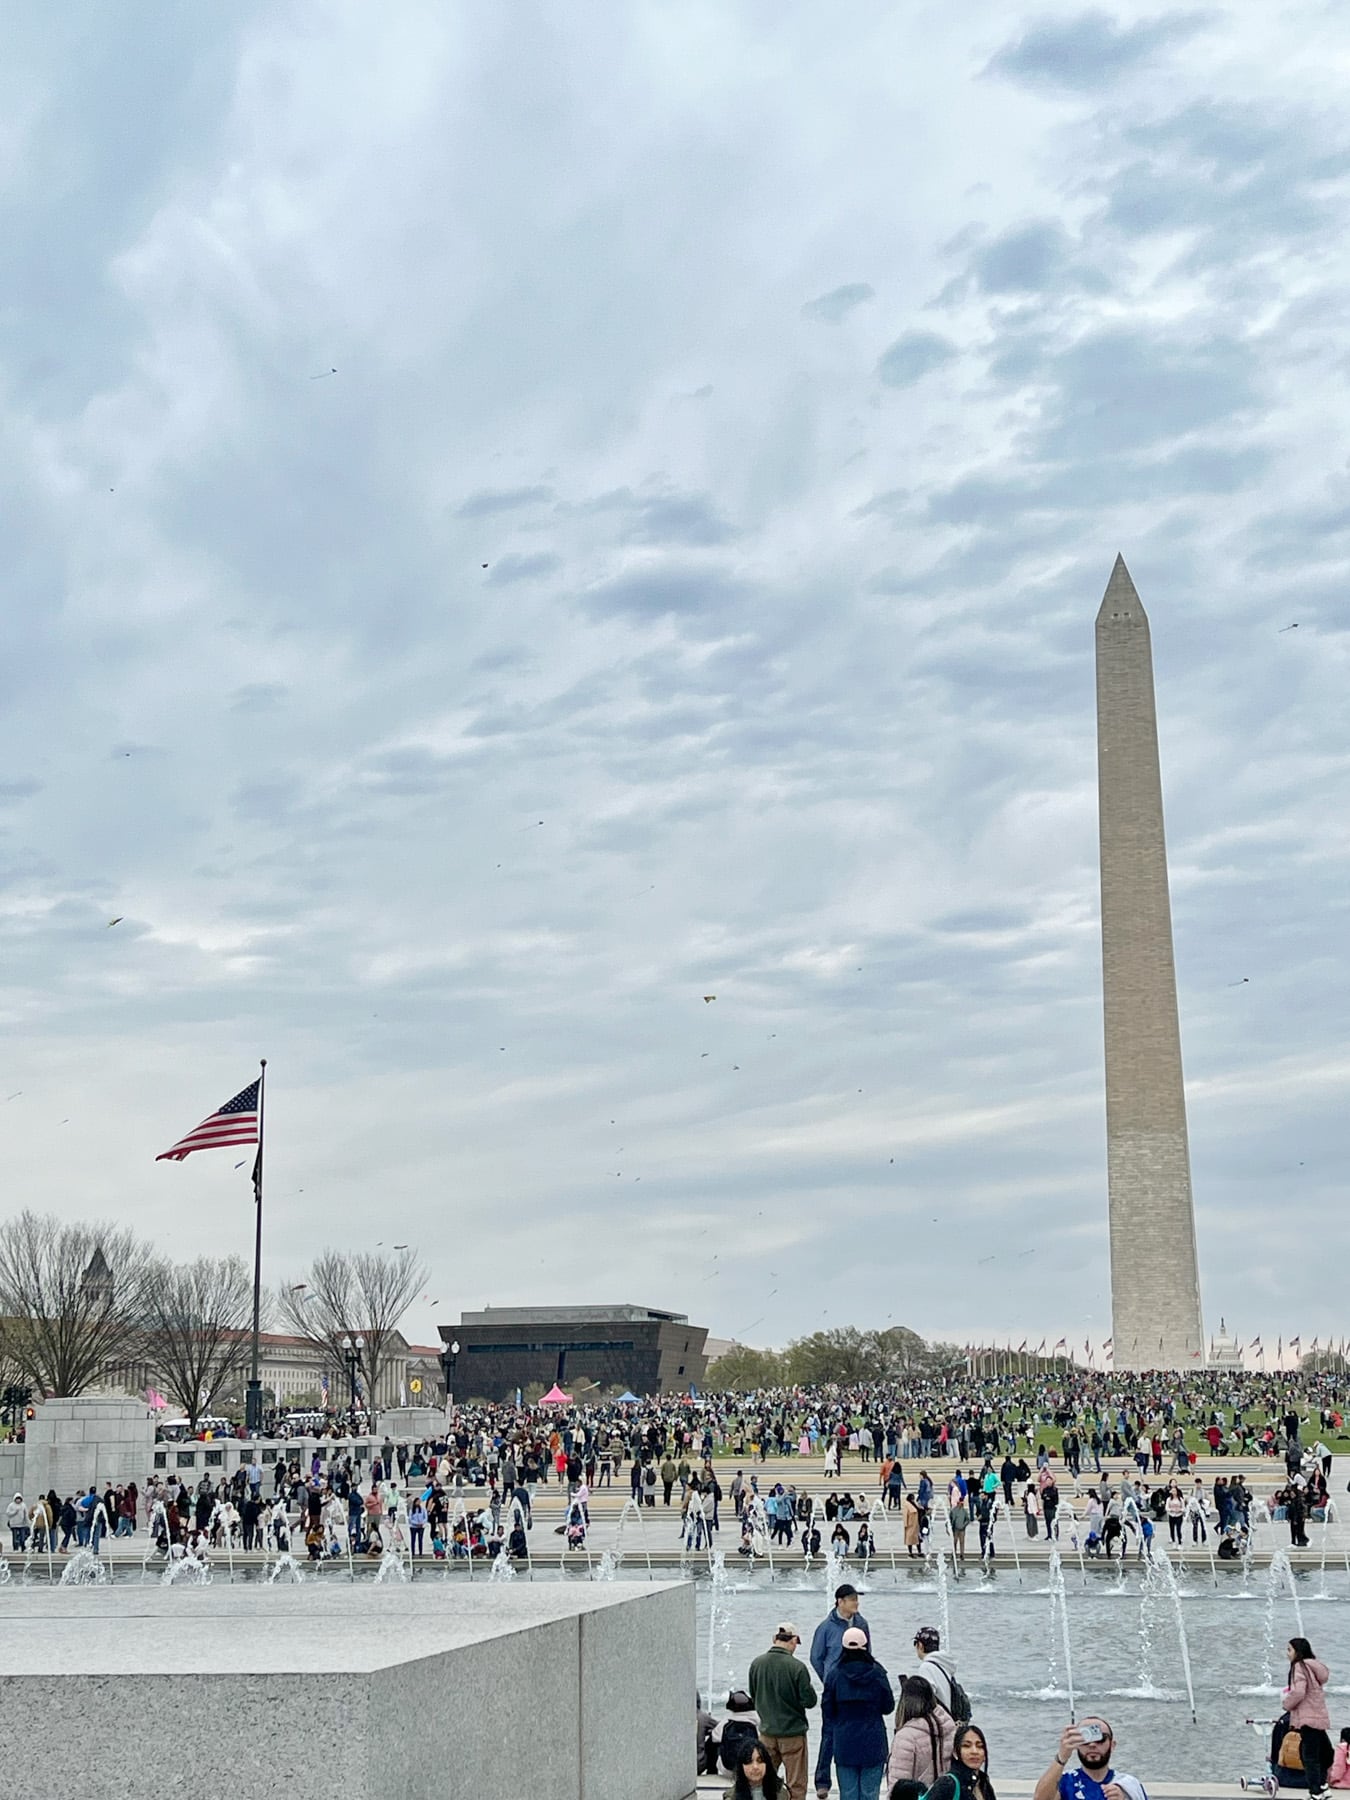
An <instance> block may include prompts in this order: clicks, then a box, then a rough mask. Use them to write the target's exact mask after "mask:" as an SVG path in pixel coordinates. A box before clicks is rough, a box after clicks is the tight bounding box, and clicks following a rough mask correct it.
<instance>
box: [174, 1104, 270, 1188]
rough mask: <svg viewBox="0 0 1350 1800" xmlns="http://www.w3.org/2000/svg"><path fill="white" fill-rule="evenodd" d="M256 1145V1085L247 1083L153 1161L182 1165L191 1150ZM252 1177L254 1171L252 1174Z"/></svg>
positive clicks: (190, 1153)
mask: <svg viewBox="0 0 1350 1800" xmlns="http://www.w3.org/2000/svg"><path fill="white" fill-rule="evenodd" d="M257 1142H258V1083H257V1082H256V1081H250V1082H249V1084H248V1086H247V1087H246V1088H244V1089H243V1090H242V1091H241V1092H239V1093H237V1094H236V1095H235V1097H234V1099H233V1100H227V1101H226V1102H225V1104H224V1106H222V1107H219V1108H217V1110H216V1111H215V1112H213V1113H211V1114H209V1115H208V1116H207V1117H206V1118H205V1119H203V1120H202V1122H201V1124H200V1125H198V1126H197V1128H196V1130H195V1131H189V1133H188V1134H187V1136H186V1137H185V1138H179V1140H178V1142H177V1143H176V1144H175V1145H174V1146H173V1148H172V1149H170V1150H161V1151H160V1153H159V1155H158V1156H157V1157H156V1158H155V1161H156V1162H183V1161H185V1160H186V1158H188V1157H189V1156H191V1155H192V1153H193V1151H194V1150H223V1149H225V1148H226V1147H227V1146H228V1145H230V1144H256V1143H257ZM255 1176H256V1171H255Z"/></svg>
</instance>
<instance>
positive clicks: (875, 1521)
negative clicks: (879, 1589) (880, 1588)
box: [867, 1497, 897, 1579]
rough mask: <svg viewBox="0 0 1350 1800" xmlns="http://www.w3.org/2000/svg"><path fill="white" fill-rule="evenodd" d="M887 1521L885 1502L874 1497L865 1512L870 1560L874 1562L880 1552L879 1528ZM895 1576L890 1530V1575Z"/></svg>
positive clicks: (892, 1537)
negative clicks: (870, 1542)
mask: <svg viewBox="0 0 1350 1800" xmlns="http://www.w3.org/2000/svg"><path fill="white" fill-rule="evenodd" d="M887 1523H888V1520H887V1517H886V1503H885V1501H884V1500H882V1499H881V1498H879V1497H878V1498H877V1499H875V1500H874V1501H873V1502H872V1505H871V1508H870V1510H869V1512H868V1514H867V1531H868V1535H869V1536H870V1538H871V1540H872V1561H873V1562H875V1561H876V1560H877V1558H878V1557H879V1556H880V1555H881V1554H882V1550H881V1535H880V1528H881V1526H883V1525H885V1524H887ZM896 1576H897V1570H896V1567H895V1533H894V1531H892V1533H891V1577H892V1579H895V1578H896Z"/></svg>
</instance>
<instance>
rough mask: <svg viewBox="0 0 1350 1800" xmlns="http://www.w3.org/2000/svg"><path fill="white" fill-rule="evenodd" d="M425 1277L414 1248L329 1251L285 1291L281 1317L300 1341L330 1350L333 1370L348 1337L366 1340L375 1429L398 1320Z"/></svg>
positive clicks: (364, 1361)
mask: <svg viewBox="0 0 1350 1800" xmlns="http://www.w3.org/2000/svg"><path fill="white" fill-rule="evenodd" d="M426 1279H427V1267H426V1264H425V1263H424V1262H423V1261H422V1260H421V1258H420V1257H419V1256H418V1254H417V1252H416V1251H415V1250H412V1249H407V1250H399V1251H396V1252H395V1253H394V1254H393V1255H392V1256H389V1255H385V1256H380V1255H377V1254H376V1253H375V1252H374V1251H358V1252H356V1253H355V1254H351V1253H349V1252H347V1251H342V1250H325V1251H324V1252H323V1254H322V1255H321V1256H316V1257H315V1259H314V1261H313V1263H312V1264H311V1266H310V1271H309V1279H308V1281H304V1282H299V1283H297V1284H296V1285H295V1286H293V1287H291V1286H284V1287H283V1288H282V1290H281V1293H280V1296H279V1298H280V1304H281V1315H282V1317H283V1319H284V1320H285V1321H286V1323H287V1325H289V1326H290V1328H291V1330H292V1331H293V1332H294V1333H295V1334H296V1336H297V1337H302V1338H304V1339H305V1340H306V1342H308V1343H311V1344H314V1345H316V1346H317V1347H318V1348H319V1349H321V1350H325V1351H327V1352H328V1354H329V1356H330V1357H331V1359H332V1366H333V1368H334V1369H341V1368H342V1367H343V1365H344V1357H343V1345H342V1340H343V1339H344V1338H352V1339H355V1338H357V1337H360V1338H362V1339H363V1340H364V1341H363V1345H362V1349H361V1377H362V1382H363V1385H364V1387H365V1392H366V1405H367V1409H368V1410H369V1412H370V1416H371V1425H372V1428H373V1427H374V1424H375V1415H376V1403H377V1402H376V1397H377V1395H378V1393H379V1386H380V1378H381V1377H382V1376H383V1374H384V1372H385V1367H386V1365H387V1363H388V1361H389V1359H390V1355H391V1353H392V1349H393V1340H394V1338H395V1337H396V1336H397V1334H398V1327H399V1321H400V1320H401V1319H402V1318H403V1315H404V1313H406V1312H407V1310H408V1308H409V1306H410V1305H411V1304H412V1301H413V1296H414V1295H415V1294H416V1293H417V1291H418V1289H419V1288H420V1287H422V1286H423V1285H424V1284H425V1282H426Z"/></svg>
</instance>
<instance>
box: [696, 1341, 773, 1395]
mask: <svg viewBox="0 0 1350 1800" xmlns="http://www.w3.org/2000/svg"><path fill="white" fill-rule="evenodd" d="M783 1380H784V1375H783V1359H782V1357H781V1356H780V1355H779V1353H778V1352H777V1351H776V1350H752V1349H750V1347H749V1345H747V1344H733V1345H732V1346H731V1348H730V1350H728V1351H726V1353H725V1354H724V1355H722V1356H719V1357H718V1358H717V1361H716V1362H712V1363H709V1364H708V1376H707V1385H708V1387H709V1388H710V1389H711V1390H712V1391H713V1392H714V1393H723V1394H730V1393H735V1394H745V1393H750V1392H752V1391H753V1390H754V1389H755V1388H772V1387H781V1386H782V1385H783Z"/></svg>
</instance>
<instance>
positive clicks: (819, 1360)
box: [708, 1325, 966, 1393]
mask: <svg viewBox="0 0 1350 1800" xmlns="http://www.w3.org/2000/svg"><path fill="white" fill-rule="evenodd" d="M965 1366H966V1353H965V1351H964V1350H961V1349H959V1348H958V1347H957V1346H956V1345H955V1344H929V1343H926V1342H925V1341H924V1339H923V1338H921V1337H920V1336H919V1334H918V1332H917V1331H911V1330H910V1329H909V1327H908V1326H906V1325H892V1326H888V1327H887V1328H886V1329H885V1330H882V1331H868V1330H864V1329H861V1328H859V1327H858V1326H856V1325H843V1326H839V1327H836V1328H835V1329H833V1330H830V1331H813V1332H812V1333H811V1334H810V1335H809V1336H808V1337H799V1338H794V1339H793V1340H792V1342H791V1343H789V1344H788V1345H787V1346H786V1348H785V1349H782V1350H751V1349H750V1348H748V1346H746V1345H744V1344H733V1346H732V1347H731V1349H730V1350H728V1351H727V1352H726V1353H725V1355H723V1356H719V1357H718V1359H717V1361H716V1362H714V1363H711V1364H710V1365H709V1367H708V1386H709V1388H710V1389H713V1390H715V1391H721V1392H731V1393H747V1392H750V1391H753V1390H754V1389H756V1388H780V1387H824V1386H830V1385H833V1384H837V1385H838V1386H840V1387H852V1386H855V1385H857V1384H858V1383H860V1382H864V1381H868V1382H871V1381H903V1380H913V1379H914V1378H915V1377H919V1376H943V1375H948V1374H954V1373H956V1372H957V1371H958V1370H961V1369H963V1368H964V1367H965Z"/></svg>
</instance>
